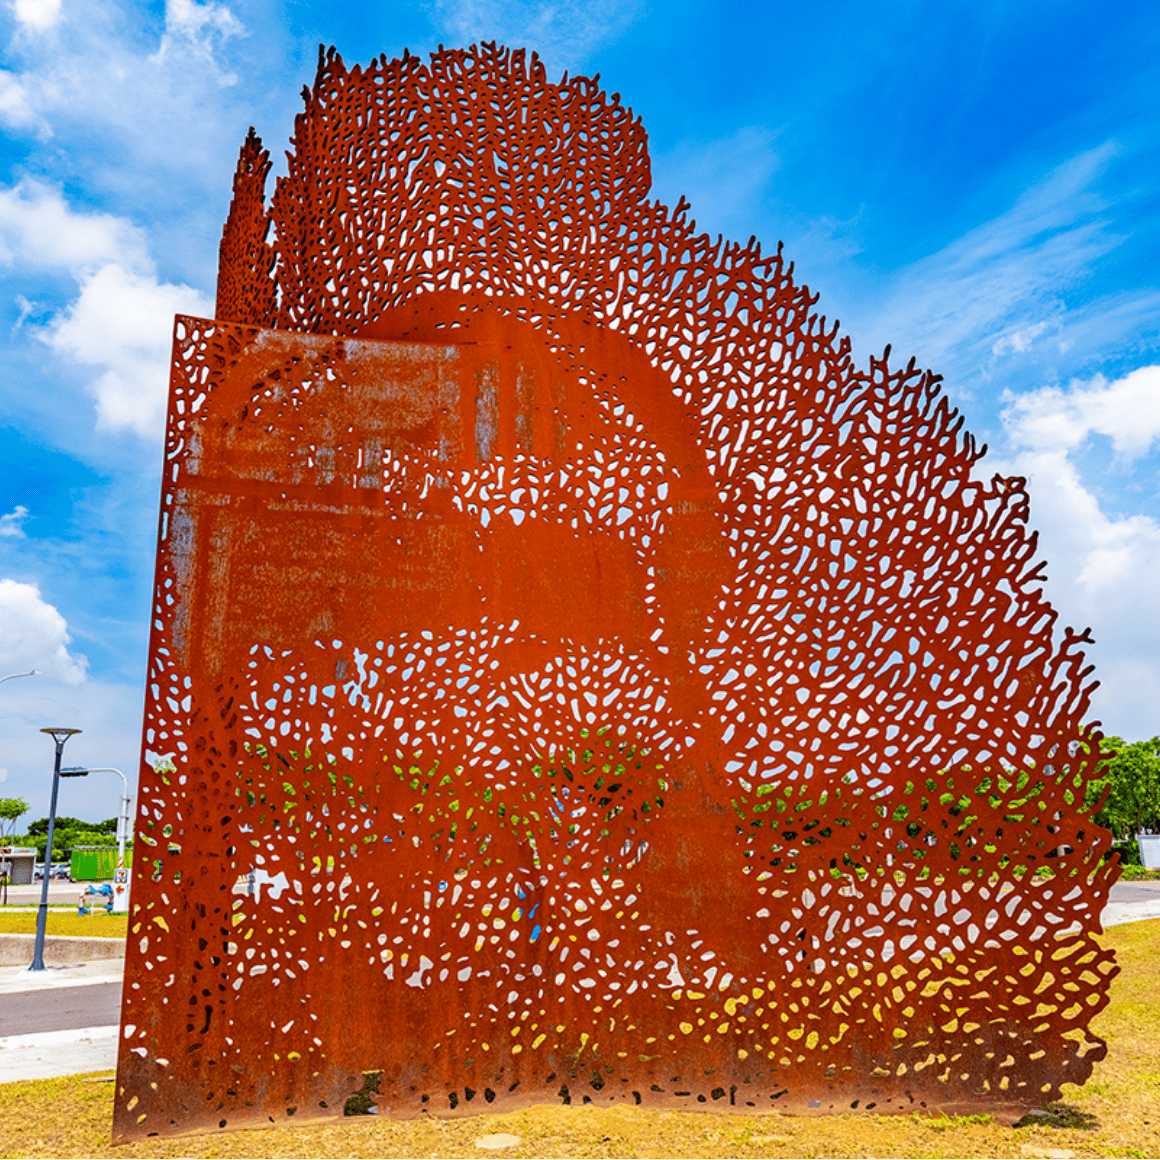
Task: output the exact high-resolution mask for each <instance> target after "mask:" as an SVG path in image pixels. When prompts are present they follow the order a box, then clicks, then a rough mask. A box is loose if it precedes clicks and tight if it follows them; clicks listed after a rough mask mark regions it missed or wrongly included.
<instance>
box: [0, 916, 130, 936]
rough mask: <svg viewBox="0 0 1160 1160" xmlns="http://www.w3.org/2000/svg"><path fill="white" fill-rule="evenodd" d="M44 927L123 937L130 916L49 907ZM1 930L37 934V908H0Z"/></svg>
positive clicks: (61, 931)
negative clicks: (83, 912) (46, 925)
mask: <svg viewBox="0 0 1160 1160" xmlns="http://www.w3.org/2000/svg"><path fill="white" fill-rule="evenodd" d="M47 930H48V933H49V934H67V935H79V936H80V937H82V938H125V937H126V935H127V934H128V933H129V916H128V915H127V914H103V913H99V914H77V912H76V911H75V910H50V911H49V912H48V927H47ZM0 934H36V911H35V910H9V911H0Z"/></svg>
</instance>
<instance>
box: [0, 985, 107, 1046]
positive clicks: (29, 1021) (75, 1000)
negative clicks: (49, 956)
mask: <svg viewBox="0 0 1160 1160" xmlns="http://www.w3.org/2000/svg"><path fill="white" fill-rule="evenodd" d="M120 1021H121V984H120V982H115V983H94V984H93V985H92V986H88V987H54V988H52V989H51V990H49V989H38V990H35V991H16V992H13V993H9V994H7V995H5V996H3V998H2V999H0V1038H2V1037H4V1036H8V1035H31V1034H32V1033H33V1032H36V1031H68V1030H71V1029H72V1028H75V1027H107V1026H110V1025H112V1024H114V1023H120Z"/></svg>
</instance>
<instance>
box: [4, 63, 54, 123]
mask: <svg viewBox="0 0 1160 1160" xmlns="http://www.w3.org/2000/svg"><path fill="white" fill-rule="evenodd" d="M0 122H3V123H4V124H5V125H6V126H8V128H10V129H32V130H33V131H34V132H35V133H36V134H37V136H39V137H49V136H51V135H52V131H51V130H50V129H49V127H48V125H47V124H46V122H45V121H44V120H43V119H42V118H41V117H40V116H39V115H38V114H37V113H36V112H35V110H34V109H33V108H32V104H31V102H30V100H29V95H28V90H27V89H26V88H25V86H24V85H23V83H22V82H21V81H20V80H18V79H17V78H16V77H15V76H14V75H13V74H12V73H10V72H9V71H8V70H7V69H0Z"/></svg>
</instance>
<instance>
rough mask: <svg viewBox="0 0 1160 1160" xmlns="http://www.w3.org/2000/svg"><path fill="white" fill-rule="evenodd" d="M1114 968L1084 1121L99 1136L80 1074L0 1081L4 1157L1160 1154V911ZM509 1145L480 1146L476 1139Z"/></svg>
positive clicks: (1119, 938)
mask: <svg viewBox="0 0 1160 1160" xmlns="http://www.w3.org/2000/svg"><path fill="white" fill-rule="evenodd" d="M1107 941H1108V942H1109V943H1111V944H1112V945H1114V946H1115V947H1116V948H1117V951H1118V952H1119V955H1118V957H1119V961H1120V965H1121V967H1122V968H1123V970H1122V973H1121V974H1120V976H1119V977H1118V978H1117V979H1116V981H1115V983H1114V985H1113V992H1112V1002H1111V1004H1110V1005H1109V1006H1108V1008H1107V1009H1106V1010H1105V1011H1104V1012H1103V1014H1101V1015H1100V1016H1099V1018H1098V1019H1097V1021H1096V1022H1095V1024H1094V1025H1093V1026H1094V1030H1095V1031H1096V1032H1097V1033H1098V1034H1100V1035H1102V1036H1104V1037H1105V1038H1106V1039H1107V1040H1108V1049H1109V1050H1108V1057H1107V1059H1106V1060H1104V1062H1103V1063H1101V1064H1097V1065H1096V1070H1095V1073H1094V1075H1093V1077H1092V1080H1091V1082H1090V1083H1088V1084H1087V1085H1086V1086H1085V1087H1083V1088H1074V1087H1068V1088H1065V1089H1064V1097H1063V1099H1064V1103H1065V1104H1067V1105H1070V1106H1071V1107H1072V1108H1074V1109H1077V1110H1078V1111H1079V1112H1082V1113H1086V1115H1087V1116H1090V1117H1094V1118H1095V1123H1096V1124H1097V1125H1098V1126H1096V1127H1094V1128H1088V1129H1085V1128H1050V1127H1038V1126H1037V1127H1029V1128H1005V1127H1002V1126H1000V1125H998V1124H995V1123H993V1122H991V1121H990V1119H989V1117H965V1118H956V1119H953V1120H945V1119H944V1120H934V1119H929V1118H920V1117H917V1116H898V1117H889V1116H872V1115H845V1116H833V1117H818V1118H809V1119H806V1118H795V1117H791V1116H781V1115H766V1116H762V1117H760V1118H758V1117H748V1116H739V1115H716V1114H711V1113H709V1114H698V1113H696V1112H649V1111H643V1110H640V1109H634V1108H614V1109H600V1110H596V1109H592V1108H563V1107H541V1108H534V1109H531V1110H529V1111H526V1112H520V1113H516V1114H512V1115H499V1116H479V1117H476V1118H474V1119H466V1120H456V1121H453V1122H441V1121H437V1120H421V1121H408V1122H403V1123H396V1122H393V1121H391V1120H389V1119H387V1118H385V1117H384V1118H382V1119H380V1118H378V1117H374V1116H359V1117H352V1118H349V1119H346V1120H344V1121H340V1122H337V1123H333V1124H329V1125H321V1126H315V1127H303V1128H279V1129H277V1130H269V1131H250V1132H224V1133H222V1134H220V1135H215V1136H199V1137H186V1138H185V1139H181V1140H168V1141H148V1142H144V1143H139V1144H132V1145H128V1146H125V1147H122V1148H116V1149H114V1148H111V1147H110V1146H109V1143H108V1140H109V1125H110V1118H111V1104H112V1096H113V1091H112V1088H113V1085H112V1084H111V1083H92V1082H87V1081H85V1080H84V1079H82V1078H80V1077H76V1076H73V1077H69V1078H67V1079H56V1080H42V1081H38V1082H34V1083H13V1084H3V1085H0V1155H3V1156H11V1157H16V1156H62V1157H63V1156H110V1157H124V1158H125V1160H128V1158H129V1157H137V1156H141V1157H162V1156H205V1157H211V1156H212V1157H232V1156H239V1157H241V1156H277V1157H283V1156H285V1157H289V1156H343V1157H347V1156H399V1157H403V1156H406V1157H412V1156H414V1157H419V1156H423V1157H426V1156H503V1157H507V1156H513V1157H514V1156H521V1157H526V1156H552V1157H556V1156H560V1157H564V1156H634V1157H635V1156H666V1157H678V1156H755V1157H756V1156H907V1157H911V1156H914V1157H943V1156H946V1157H950V1156H1009V1157H1017V1158H1019V1160H1022V1158H1024V1157H1043V1158H1045V1160H1051V1158H1058V1160H1066V1158H1068V1157H1088V1156H1135V1157H1157V1156H1160V971H1158V969H1157V963H1158V962H1160V920H1155V921H1151V922H1138V923H1131V924H1128V925H1126V926H1121V927H1116V928H1115V929H1113V930H1112V931H1111V932H1109V934H1108V935H1107ZM501 1133H509V1134H511V1135H512V1136H516V1137H519V1143H518V1144H515V1145H511V1146H509V1147H505V1148H499V1149H487V1148H485V1147H482V1146H480V1145H478V1144H476V1141H477V1140H479V1139H480V1137H483V1136H487V1135H498V1134H501Z"/></svg>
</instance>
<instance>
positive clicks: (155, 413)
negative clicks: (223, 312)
mask: <svg viewBox="0 0 1160 1160" xmlns="http://www.w3.org/2000/svg"><path fill="white" fill-rule="evenodd" d="M0 265H2V266H8V267H11V268H19V269H21V270H24V271H29V270H44V271H50V272H56V271H64V272H68V273H71V274H72V275H73V277H75V278H76V279H77V284H78V287H79V291H80V292H79V295H78V297H77V298H76V299H75V300H74V301H72V302H71V303H70V304H69V305H68V306H66V307H65V308H64V309H62V310H60V311H58V312H57V314H56V315H55V316H54V317H53V319H52V320H51V321H50V322H49V323H48V324H47V325H46V326H42V327H38V328H36V329H35V331H34V333H35V334H36V335H37V337H39V338H40V339H41V340H42V341H44V342H46V343H48V345H49V346H51V347H52V349H53V350H54V351H56V353H57V354H59V355H61V356H62V357H63V358H65V359H68V360H69V361H71V362H74V363H76V364H78V365H79V366H82V367H86V368H92V369H93V370H95V371H96V372H97V377H96V378H95V379H93V380H92V381H91V382H90V384H89V390H90V391H91V393H92V394H93V396H94V397H95V399H96V402H97V421H98V425H99V426H101V427H103V428H105V429H107V430H119V429H128V430H132V431H136V432H137V433H138V434H140V435H144V436H154V435H156V434H157V433H158V432H159V430H160V428H161V424H162V422H163V419H164V414H165V394H166V386H167V383H168V378H169V347H170V335H171V332H172V329H173V315H174V314H181V313H185V314H203V315H208V314H211V313H212V311H213V305H212V303H211V302H210V301H209V299H208V298H207V297H206V296H205V295H204V294H202V293H201V292H199V291H197V290H195V289H193V288H191V287H189V286H186V285H182V284H175V283H170V282H162V281H160V280H159V279H158V277H157V273H156V270H155V269H154V266H153V260H152V258H151V257H150V255H149V250H148V246H147V245H146V242H145V237H144V234H143V232H142V231H141V230H140V229H139V228H138V227H137V226H135V225H133V224H132V223H131V222H128V221H126V220H125V219H123V218H119V217H116V216H114V215H113V214H107V213H81V212H77V211H76V210H74V209H73V208H72V207H71V206H69V204H68V203H67V202H66V201H65V200H64V198H63V196H62V195H61V192H60V190H58V189H56V188H55V187H53V186H49V185H46V184H44V183H41V182H36V181H32V180H25V181H21V182H19V183H18V184H17V185H15V186H11V187H9V188H7V189H3V188H0Z"/></svg>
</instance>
